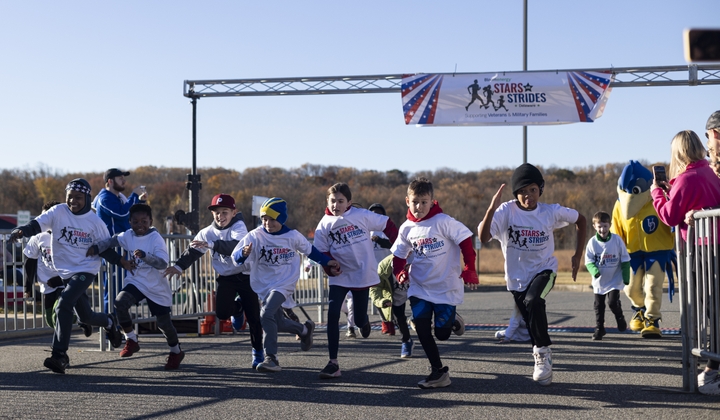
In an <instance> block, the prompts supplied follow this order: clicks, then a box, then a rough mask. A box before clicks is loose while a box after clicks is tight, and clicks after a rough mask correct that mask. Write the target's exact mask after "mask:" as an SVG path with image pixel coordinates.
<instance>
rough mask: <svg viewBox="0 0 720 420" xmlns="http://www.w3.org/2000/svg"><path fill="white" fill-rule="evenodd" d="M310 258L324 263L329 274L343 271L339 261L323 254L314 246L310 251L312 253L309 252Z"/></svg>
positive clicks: (334, 274) (321, 263) (324, 267)
mask: <svg viewBox="0 0 720 420" xmlns="http://www.w3.org/2000/svg"><path fill="white" fill-rule="evenodd" d="M308 258H310V259H311V260H313V261H315V262H316V263H318V264H320V265H322V266H323V269H324V270H325V272H326V273H327V274H328V275H329V276H337V275H338V274H340V273H342V270H341V269H340V263H339V262H337V261H336V260H334V259H333V258H331V257H329V256H328V255H326V254H323V253H322V252H320V251H319V250H318V249H317V248H315V247H314V246H313V247H312V251H311V252H310V254H308Z"/></svg>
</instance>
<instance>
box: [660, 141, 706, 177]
mask: <svg viewBox="0 0 720 420" xmlns="http://www.w3.org/2000/svg"><path fill="white" fill-rule="evenodd" d="M670 149H671V154H672V156H671V157H670V171H669V174H668V176H669V177H670V179H673V178H675V177H676V176H678V175H680V174H681V173H683V172H685V168H687V166H688V165H689V164H691V163H693V162H697V161H700V160H703V159H705V156H706V155H707V152H706V151H705V147H704V146H703V144H702V142H701V141H700V138H699V137H698V135H697V134H695V132H694V131H692V130H684V131H681V132H679V133H677V134H676V135H675V137H673V139H672V143H670Z"/></svg>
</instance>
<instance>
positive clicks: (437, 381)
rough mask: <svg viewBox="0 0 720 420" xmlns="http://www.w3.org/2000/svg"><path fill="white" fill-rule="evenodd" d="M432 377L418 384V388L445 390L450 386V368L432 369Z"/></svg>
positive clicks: (429, 376)
mask: <svg viewBox="0 0 720 420" xmlns="http://www.w3.org/2000/svg"><path fill="white" fill-rule="evenodd" d="M430 369H431V372H430V375H428V377H427V378H425V379H423V380H422V381H420V382H418V386H419V387H420V388H422V389H430V388H444V387H446V386H449V385H450V374H449V373H448V367H447V366H445V367H443V368H440V369H437V368H434V367H431V368H430Z"/></svg>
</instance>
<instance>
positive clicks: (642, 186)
mask: <svg viewBox="0 0 720 420" xmlns="http://www.w3.org/2000/svg"><path fill="white" fill-rule="evenodd" d="M652 182H653V175H652V172H650V170H649V169H648V168H646V167H644V166H643V165H641V164H640V162H638V161H636V160H631V161H630V163H629V164H628V165H627V166H625V168H624V169H623V171H622V174H621V175H620V179H618V188H620V189H621V190H623V191H625V192H626V193H628V194H640V193H641V192H645V191H647V190H649V189H650V185H652Z"/></svg>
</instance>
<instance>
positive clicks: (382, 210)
mask: <svg viewBox="0 0 720 420" xmlns="http://www.w3.org/2000/svg"><path fill="white" fill-rule="evenodd" d="M375 209H380V212H381V213H382V214H384V215H385V216H387V213H385V207H383V205H382V204H380V203H374V204H371V205H370V207H368V210H370V211H373V210H375Z"/></svg>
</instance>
